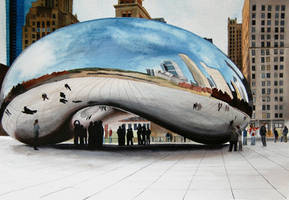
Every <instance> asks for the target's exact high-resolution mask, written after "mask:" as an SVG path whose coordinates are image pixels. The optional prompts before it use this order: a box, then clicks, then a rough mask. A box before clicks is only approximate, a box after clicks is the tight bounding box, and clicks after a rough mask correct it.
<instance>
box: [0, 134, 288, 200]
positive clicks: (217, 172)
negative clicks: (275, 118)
mask: <svg viewBox="0 0 289 200" xmlns="http://www.w3.org/2000/svg"><path fill="white" fill-rule="evenodd" d="M227 151H228V146H224V147H221V148H217V149H204V148H199V149H198V148H194V149H192V150H190V149H182V150H179V151H173V150H172V151H171V150H170V149H162V148H160V149H152V150H149V149H148V150H139V151H130V150H125V151H117V150H113V151H82V150H59V149H55V148H53V147H43V148H40V151H34V150H33V149H32V148H31V147H28V146H25V145H22V144H20V143H18V142H17V141H15V140H12V139H10V138H8V137H0V154H1V158H0V159H1V165H0V170H1V172H2V173H1V180H0V186H1V190H0V199H1V200H2V199H3V200H6V199H13V200H14V199H26V198H29V199H40V198H43V199H51V200H55V199H72V200H74V199H75V200H79V199H86V198H88V199H97V200H99V199H101V200H107V199H109V200H112V199H136V200H141V199H151V200H159V199H166V200H170V199H172V200H182V199H185V200H191V199H198V200H199V199H206V200H207V199H214V200H215V199H220V200H233V199H246V200H247V199H249V200H256V199H265V200H273V199H274V200H279V199H286V198H289V182H288V180H289V170H288V169H289V157H288V155H289V143H281V144H280V143H276V144H275V143H273V142H271V141H269V142H268V146H267V147H266V148H263V147H262V146H261V143H260V142H257V145H256V146H253V147H252V146H246V147H244V151H243V152H230V153H229V152H227Z"/></svg>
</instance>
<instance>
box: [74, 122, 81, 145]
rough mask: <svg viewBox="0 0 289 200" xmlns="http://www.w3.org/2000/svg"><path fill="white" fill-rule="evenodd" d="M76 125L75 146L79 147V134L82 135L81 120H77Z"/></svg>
mask: <svg viewBox="0 0 289 200" xmlns="http://www.w3.org/2000/svg"><path fill="white" fill-rule="evenodd" d="M73 125H74V144H75V145H78V137H79V133H80V122H79V120H75V121H74V122H73Z"/></svg>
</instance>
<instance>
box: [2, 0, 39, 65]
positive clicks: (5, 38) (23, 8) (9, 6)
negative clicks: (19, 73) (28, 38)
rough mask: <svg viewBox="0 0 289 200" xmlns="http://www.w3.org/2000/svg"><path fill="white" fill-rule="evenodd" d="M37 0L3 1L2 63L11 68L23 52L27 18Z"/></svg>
mask: <svg viewBox="0 0 289 200" xmlns="http://www.w3.org/2000/svg"><path fill="white" fill-rule="evenodd" d="M34 1H36V0H1V3H0V26H1V27H0V48H1V50H0V63H3V64H6V65H8V66H10V65H11V64H12V63H13V61H14V60H15V58H16V57H17V56H18V55H19V54H20V53H21V51H22V27H23V26H24V23H25V16H26V14H27V13H28V11H29V8H30V7H31V5H32V2H34Z"/></svg>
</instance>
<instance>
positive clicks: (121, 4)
mask: <svg viewBox="0 0 289 200" xmlns="http://www.w3.org/2000/svg"><path fill="white" fill-rule="evenodd" d="M142 2H143V0H118V4H117V5H114V8H115V17H135V18H146V19H151V16H150V14H149V13H148V12H147V10H146V9H145V8H144V7H143V5H142Z"/></svg>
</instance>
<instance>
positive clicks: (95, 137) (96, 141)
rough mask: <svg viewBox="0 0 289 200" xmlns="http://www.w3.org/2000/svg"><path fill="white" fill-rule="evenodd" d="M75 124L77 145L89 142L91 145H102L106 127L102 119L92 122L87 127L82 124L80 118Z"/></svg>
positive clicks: (99, 146) (75, 141)
mask: <svg viewBox="0 0 289 200" xmlns="http://www.w3.org/2000/svg"><path fill="white" fill-rule="evenodd" d="M73 125H74V144H75V145H78V144H79V145H84V144H88V146H89V147H96V148H101V147H102V145H103V135H104V129H103V126H102V121H101V120H98V121H95V122H90V124H89V126H88V128H87V129H86V128H85V127H84V126H83V125H82V124H80V122H79V120H75V121H74V123H73ZM87 133H88V134H87ZM87 138H88V139H87Z"/></svg>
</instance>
